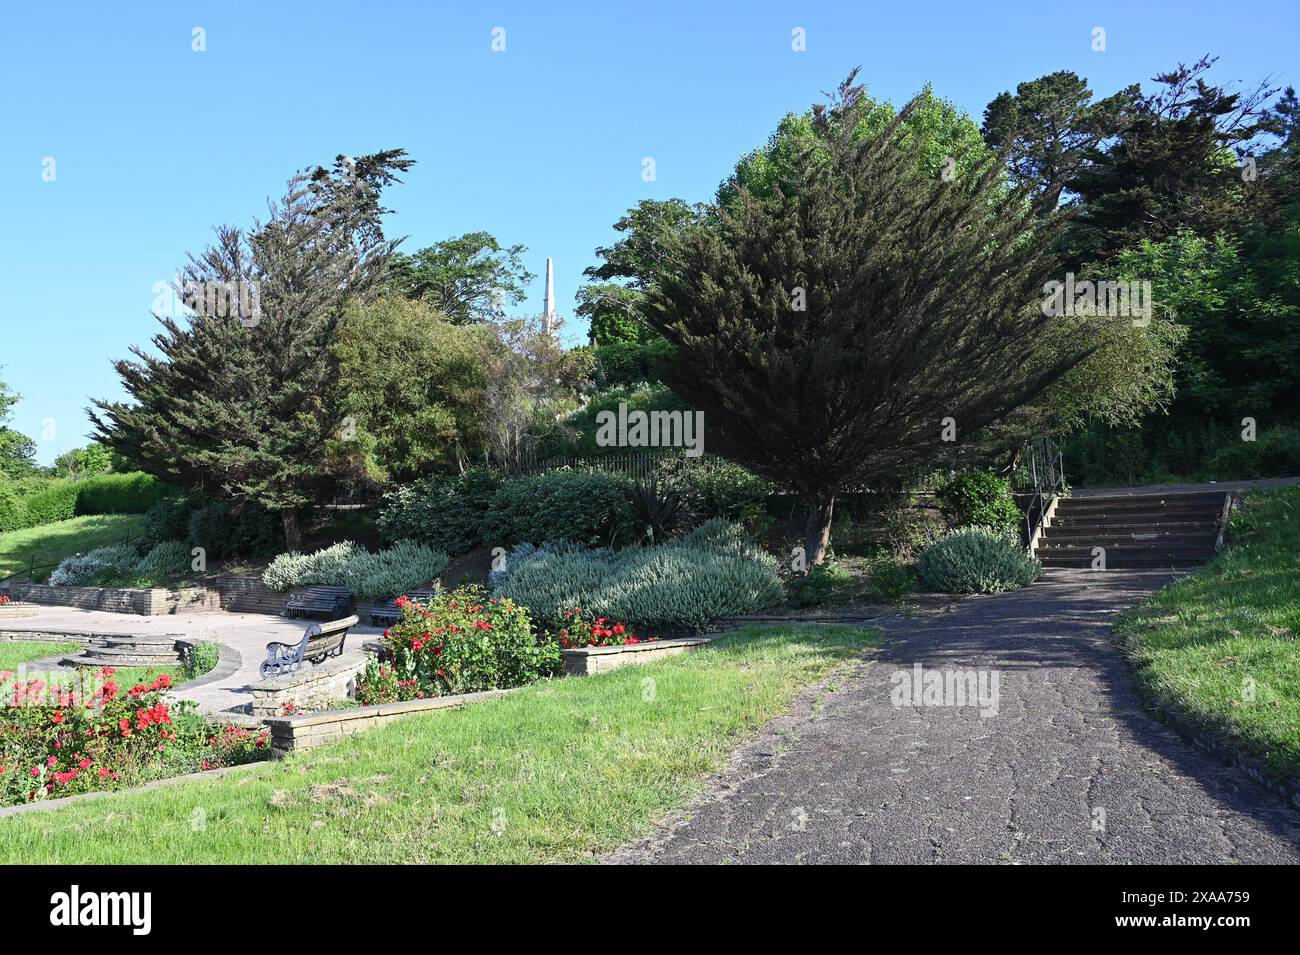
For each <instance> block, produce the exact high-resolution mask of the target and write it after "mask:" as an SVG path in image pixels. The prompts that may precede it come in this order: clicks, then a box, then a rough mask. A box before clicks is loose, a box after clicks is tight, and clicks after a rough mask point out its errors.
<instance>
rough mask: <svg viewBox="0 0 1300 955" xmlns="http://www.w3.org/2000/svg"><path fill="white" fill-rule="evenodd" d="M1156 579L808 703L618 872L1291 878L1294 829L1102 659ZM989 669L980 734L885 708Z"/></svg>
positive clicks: (894, 638)
mask: <svg viewBox="0 0 1300 955" xmlns="http://www.w3.org/2000/svg"><path fill="white" fill-rule="evenodd" d="M1169 580H1170V575H1169V574H1168V573H1164V572H1149V571H1109V572H1101V573H1098V572H1093V571H1076V570H1056V571H1048V572H1047V573H1046V574H1045V577H1044V580H1043V581H1040V582H1039V583H1037V584H1034V585H1033V586H1031V587H1028V588H1026V589H1024V590H1021V591H1017V592H1015V593H1011V594H1004V595H1000V596H995V597H979V598H972V599H970V600H966V601H963V602H961V603H960V604H958V605H956V606H955V607H954V608H953V610H952V611H951V612H949V613H938V614H931V615H926V616H923V617H918V618H914V619H906V618H898V617H896V618H893V619H882V620H878V621H876V622H875V624H874V625H875V626H880V627H882V628H883V629H884V630H885V632H886V635H887V641H886V643H885V645H884V646H883V647H881V648H878V649H877V650H876V651H875V652H874V653H873V654H871V655H870V656H869V657H868V658H867V659H864V660H863V661H862V662H861V663H859V664H856V665H855V667H854V668H853V669H852V670H851V672H849V673H847V674H844V673H841V674H839V675H837V676H836V677H834V678H832V679H831V680H830V681H829V682H828V683H827V684H825V685H823V686H822V687H820V688H818V689H816V690H814V691H811V692H809V693H807V694H805V695H804V696H803V697H802V698H801V701H800V704H799V705H798V707H797V708H796V710H795V712H794V713H793V714H791V715H790V716H787V717H783V718H781V719H778V720H776V721H774V722H773V723H772V724H771V725H770V726H769V727H768V728H767V729H766V730H765V732H764V733H763V734H762V735H761V736H760V737H759V738H758V739H756V740H755V741H753V742H752V743H750V744H747V745H746V746H744V747H742V748H741V749H740V750H739V751H737V753H736V754H734V756H733V758H732V761H731V763H730V765H729V766H728V768H727V769H726V770H725V771H724V772H723V773H722V774H721V775H720V776H719V777H718V778H717V779H715V780H714V781H713V782H712V784H711V786H710V787H709V789H708V791H707V792H706V793H705V794H704V795H703V796H702V797H701V798H700V799H698V800H696V801H695V802H694V803H693V804H692V805H691V806H690V807H689V808H688V809H687V810H686V811H685V812H683V813H680V814H678V815H676V816H674V817H672V818H670V819H668V820H666V821H665V822H664V823H663V824H662V825H661V826H660V827H659V828H658V829H657V830H656V831H655V833H654V834H653V835H652V836H651V837H650V838H649V839H647V840H645V841H643V842H640V843H637V844H634V845H631V846H627V847H624V848H623V849H622V850H619V851H618V852H616V853H614V854H612V855H611V856H609V857H607V861H610V862H622V863H799V862H836V863H943V862H948V863H1022V862H1033V863H1048V862H1051V863H1175V864H1179V863H1233V862H1250V863H1298V862H1300V812H1296V811H1295V810H1293V809H1290V808H1289V807H1287V806H1286V804H1285V803H1283V802H1282V800H1281V799H1280V798H1278V797H1277V796H1275V795H1273V794H1272V793H1271V792H1269V791H1267V790H1265V789H1263V788H1262V787H1260V786H1258V785H1256V784H1255V783H1253V782H1252V781H1250V780H1249V779H1248V778H1247V777H1246V775H1245V774H1244V773H1242V772H1240V771H1238V770H1235V769H1231V768H1229V767H1226V766H1224V765H1223V764H1222V763H1220V762H1218V761H1217V760H1215V759H1214V758H1213V757H1211V756H1209V755H1208V754H1206V753H1204V752H1202V751H1201V750H1199V749H1197V748H1195V747H1194V746H1193V745H1192V744H1191V743H1189V742H1187V741H1186V740H1184V739H1183V738H1182V737H1180V736H1178V735H1177V734H1175V733H1174V732H1173V731H1171V730H1169V729H1167V728H1165V727H1163V726H1162V725H1160V724H1159V723H1157V722H1155V721H1154V720H1153V719H1152V718H1151V717H1150V716H1149V715H1147V713H1145V712H1144V711H1143V710H1142V708H1141V706H1140V704H1139V699H1138V696H1137V693H1136V690H1135V688H1134V686H1133V683H1132V680H1131V679H1130V675H1129V672H1128V665H1127V663H1126V662H1125V661H1124V660H1123V659H1122V658H1121V656H1120V654H1119V653H1118V651H1117V650H1116V649H1115V648H1114V646H1113V645H1112V644H1111V643H1110V642H1109V628H1110V624H1111V622H1112V620H1113V618H1114V615H1115V614H1116V613H1118V612H1119V611H1121V610H1124V609H1127V608H1128V607H1131V606H1132V605H1134V604H1136V603H1137V602H1139V601H1140V600H1141V599H1142V597H1144V596H1145V595H1146V594H1148V593H1150V592H1151V591H1153V590H1156V589H1158V588H1159V587H1161V586H1163V585H1164V584H1165V583H1167V582H1168V581H1169ZM918 663H920V664H922V666H923V667H926V668H939V669H945V670H952V669H962V670H969V669H984V670H987V671H993V670H996V671H997V672H998V673H999V675H1000V693H999V696H1000V702H999V706H998V712H997V715H995V716H988V717H981V716H980V715H979V711H978V709H977V708H975V707H961V708H959V707H946V706H926V705H921V706H894V705H892V704H891V691H892V690H894V688H895V687H896V686H897V683H896V682H895V681H894V679H893V677H894V674H896V673H899V672H910V671H912V668H913V667H914V666H915V665H916V664H918Z"/></svg>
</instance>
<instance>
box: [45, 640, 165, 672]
mask: <svg viewBox="0 0 1300 955" xmlns="http://www.w3.org/2000/svg"><path fill="white" fill-rule="evenodd" d="M183 637H184V635H183V634H179V633H161V634H156V635H155V634H150V635H148V636H143V635H140V634H133V633H124V634H121V635H116V634H105V635H103V636H101V637H100V638H99V639H98V640H96V641H95V642H94V643H91V644H90V645H89V646H88V647H86V650H85V652H84V653H82V654H81V655H80V656H75V657H66V658H65V659H64V660H63V663H64V664H65V665H68V666H79V667H106V666H108V667H165V666H173V667H174V666H176V665H177V664H178V663H179V662H180V660H181V657H180V653H179V651H178V650H177V648H176V641H177V640H180V639H183Z"/></svg>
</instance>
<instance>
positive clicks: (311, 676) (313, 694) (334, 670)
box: [252, 660, 366, 716]
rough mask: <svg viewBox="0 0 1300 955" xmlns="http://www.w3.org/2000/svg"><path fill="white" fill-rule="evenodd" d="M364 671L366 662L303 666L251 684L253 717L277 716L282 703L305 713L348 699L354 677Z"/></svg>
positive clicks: (354, 687) (354, 680)
mask: <svg viewBox="0 0 1300 955" xmlns="http://www.w3.org/2000/svg"><path fill="white" fill-rule="evenodd" d="M365 668H366V660H360V661H357V660H348V661H343V660H331V661H328V662H326V663H321V664H319V665H317V666H312V665H311V664H310V663H304V664H303V665H302V667H301V668H299V669H298V670H296V671H295V672H293V673H286V674H285V675H284V676H275V677H271V678H270V679H269V680H262V681H260V682H258V683H254V684H252V690H253V715H254V716H278V715H279V714H280V711H281V709H282V708H283V707H284V705H285V704H286V703H293V704H295V705H296V706H300V707H303V708H304V709H309V708H311V707H313V706H324V705H328V704H329V703H332V702H334V701H336V700H340V699H342V698H343V697H346V696H351V695H352V693H353V692H355V690H356V683H357V676H358V675H359V674H360V673H361V671H362V670H364V669H365Z"/></svg>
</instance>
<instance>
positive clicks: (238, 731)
mask: <svg viewBox="0 0 1300 955" xmlns="http://www.w3.org/2000/svg"><path fill="white" fill-rule="evenodd" d="M268 738H269V737H268V733H267V730H266V729H265V728H263V729H260V730H251V729H247V728H245V727H243V726H223V727H221V728H220V729H219V730H217V731H216V732H215V733H214V734H213V735H212V736H210V737H208V747H209V751H208V754H207V755H206V756H204V757H203V759H202V760H201V761H200V763H199V768H200V769H220V768H221V767H222V766H238V765H239V764H241V763H251V762H254V761H255V760H259V759H265V758H266V754H267V752H268V750H269V748H270V747H268V746H267V740H268Z"/></svg>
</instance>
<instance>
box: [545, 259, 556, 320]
mask: <svg viewBox="0 0 1300 955" xmlns="http://www.w3.org/2000/svg"><path fill="white" fill-rule="evenodd" d="M554 328H555V268H554V267H553V266H552V265H551V259H550V257H549V256H548V257H547V259H546V297H545V298H543V299H542V329H543V331H545V332H546V334H548V335H550V334H553V333H554Z"/></svg>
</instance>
